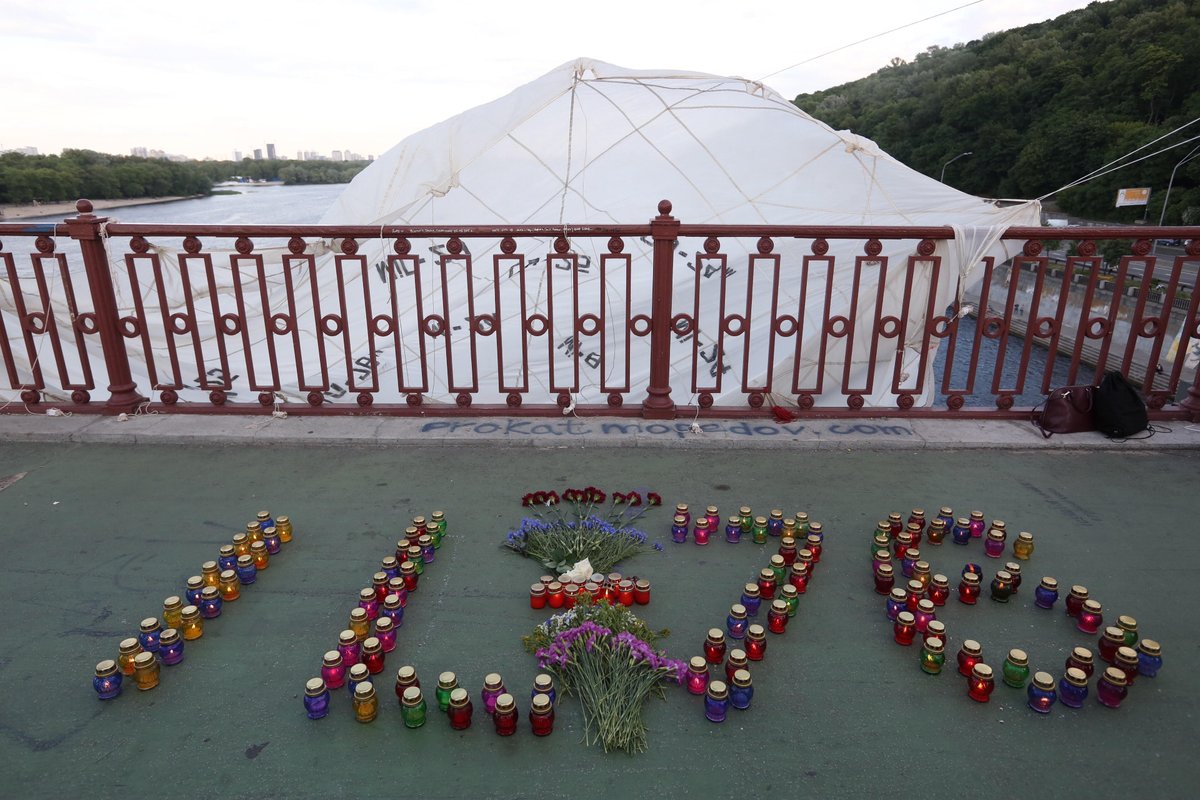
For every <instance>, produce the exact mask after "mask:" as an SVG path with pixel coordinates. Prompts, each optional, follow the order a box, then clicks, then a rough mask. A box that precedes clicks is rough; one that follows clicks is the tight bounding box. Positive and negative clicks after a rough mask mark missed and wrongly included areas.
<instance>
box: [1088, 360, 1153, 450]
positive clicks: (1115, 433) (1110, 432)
mask: <svg viewBox="0 0 1200 800" xmlns="http://www.w3.org/2000/svg"><path fill="white" fill-rule="evenodd" d="M1092 414H1093V417H1094V419H1095V421H1096V430H1098V431H1100V432H1101V433H1103V434H1104V435H1105V436H1107V437H1109V438H1110V439H1124V438H1125V437H1128V436H1132V435H1133V434H1135V433H1141V432H1142V431H1144V430H1146V429H1147V428H1149V427H1150V417H1149V416H1148V415H1147V413H1146V401H1145V400H1143V399H1142V395H1141V394H1140V393H1139V392H1138V390H1137V389H1135V388H1134V387H1133V384H1131V383H1130V382H1129V381H1128V380H1127V379H1126V378H1125V376H1124V375H1122V374H1121V373H1120V372H1116V371H1113V372H1109V373H1106V374H1105V375H1104V379H1103V380H1102V381H1100V385H1099V386H1097V387H1096V391H1095V392H1094V394H1093V400H1092Z"/></svg>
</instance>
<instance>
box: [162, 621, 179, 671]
mask: <svg viewBox="0 0 1200 800" xmlns="http://www.w3.org/2000/svg"><path fill="white" fill-rule="evenodd" d="M158 655H159V657H160V658H162V662H163V664H165V665H166V666H168V667H173V666H175V665H176V664H178V663H179V662H180V661H183V637H182V636H180V635H179V631H177V630H176V629H175V628H167V629H166V630H165V631H163V632H162V636H161V637H160V639H159V648H158Z"/></svg>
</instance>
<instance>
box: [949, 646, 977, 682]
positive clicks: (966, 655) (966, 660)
mask: <svg viewBox="0 0 1200 800" xmlns="http://www.w3.org/2000/svg"><path fill="white" fill-rule="evenodd" d="M943 641H945V640H943ZM981 661H983V647H981V646H980V644H979V642H977V641H975V640H974V639H967V640H965V641H964V642H963V643H962V647H961V648H960V649H959V651H958V674H960V675H964V676H967V677H970V675H971V670H972V669H974V668H975V665H976V664H978V663H979V662H981Z"/></svg>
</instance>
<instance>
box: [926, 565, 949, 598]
mask: <svg viewBox="0 0 1200 800" xmlns="http://www.w3.org/2000/svg"><path fill="white" fill-rule="evenodd" d="M925 596H926V597H928V598H929V599H930V601H931V602H932V603H933V604H934V605H935V606H944V605H946V600H947V599H948V598H949V597H950V579H949V578H947V577H946V576H945V575H942V574H941V573H938V574H937V575H934V576H933V577H931V578H930V579H929V586H928V587H926V589H925Z"/></svg>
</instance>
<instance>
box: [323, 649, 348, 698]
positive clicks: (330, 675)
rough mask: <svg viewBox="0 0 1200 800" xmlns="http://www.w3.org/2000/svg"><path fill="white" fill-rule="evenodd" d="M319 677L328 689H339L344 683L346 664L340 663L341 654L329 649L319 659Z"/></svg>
mask: <svg viewBox="0 0 1200 800" xmlns="http://www.w3.org/2000/svg"><path fill="white" fill-rule="evenodd" d="M321 679H322V680H324V681H325V685H326V686H328V687H329V688H330V689H340V688H342V687H343V686H345V685H346V666H345V665H344V664H343V663H342V654H341V653H339V652H338V651H337V650H330V651H328V652H327V653H325V657H324V658H323V659H321Z"/></svg>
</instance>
